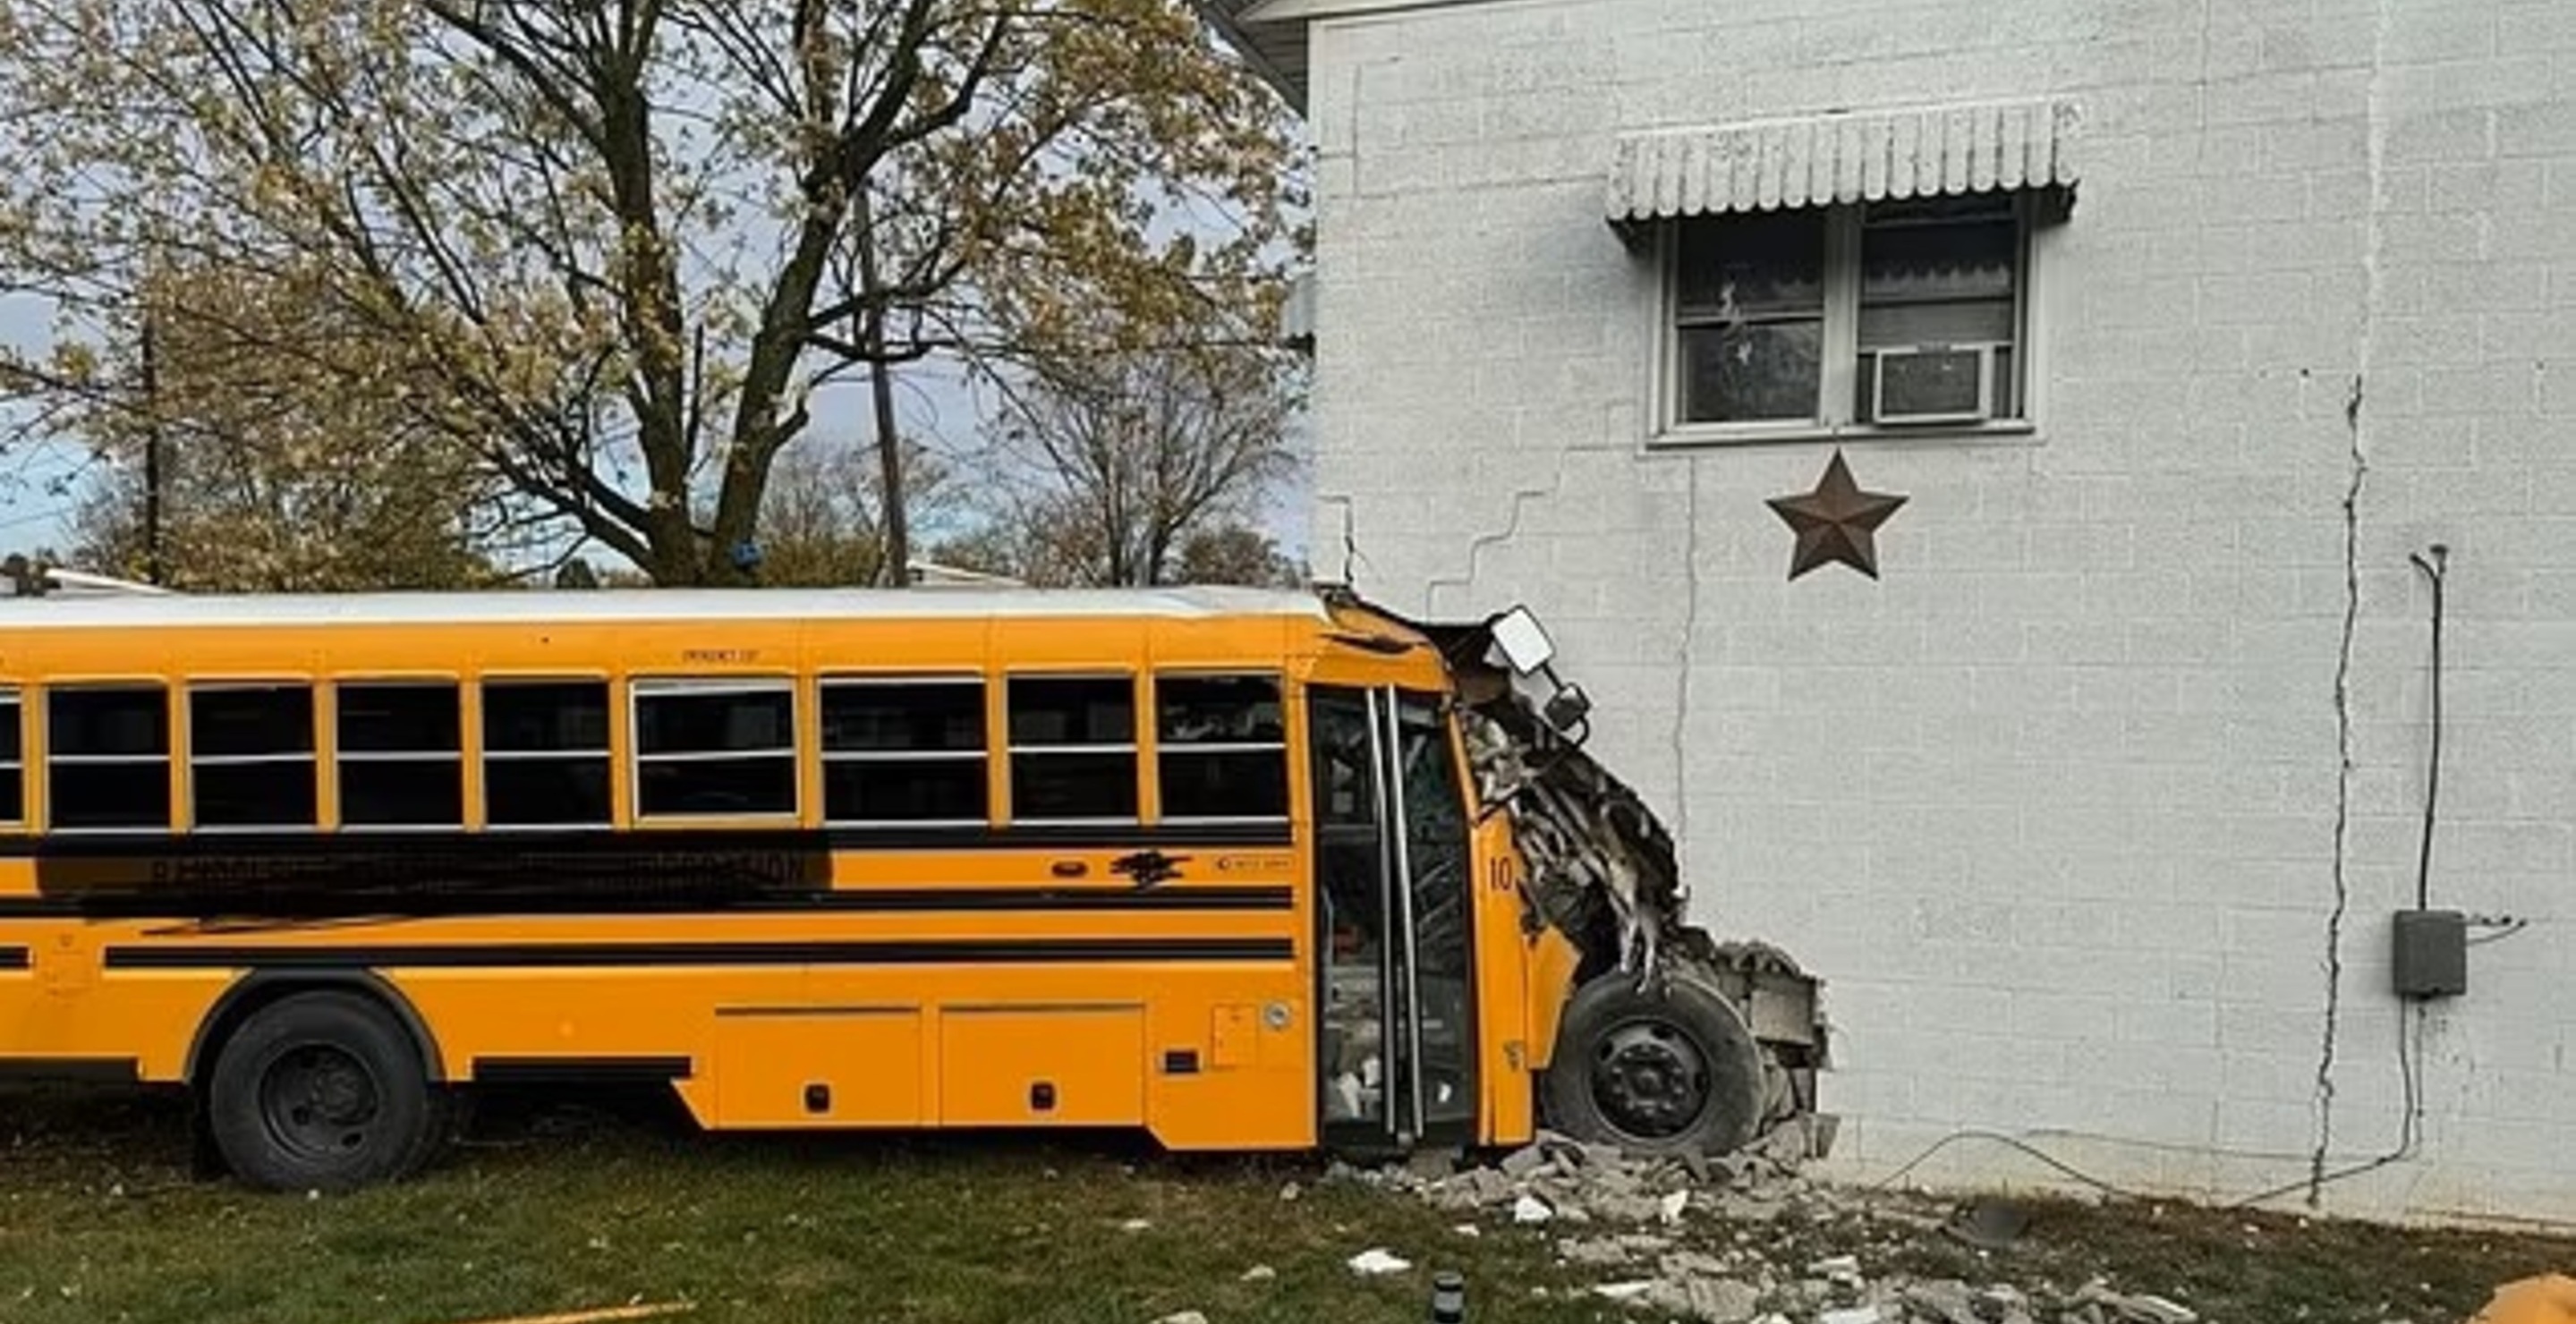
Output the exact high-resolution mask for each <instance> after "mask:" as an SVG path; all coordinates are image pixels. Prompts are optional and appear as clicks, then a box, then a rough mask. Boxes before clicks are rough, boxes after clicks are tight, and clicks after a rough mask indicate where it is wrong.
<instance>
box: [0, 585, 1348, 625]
mask: <svg viewBox="0 0 2576 1324" xmlns="http://www.w3.org/2000/svg"><path fill="white" fill-rule="evenodd" d="M1118 616H1138V617H1149V618H1153V619H1157V620H1206V619H1212V618H1217V617H1225V616H1279V617H1299V618H1304V619H1310V620H1328V619H1330V616H1329V614H1328V613H1327V611H1326V610H1325V607H1324V603H1323V600H1322V599H1321V598H1319V597H1317V596H1316V595H1314V594H1312V593H1306V592H1299V591H1293V590H1280V589H1251V588H1214V587H1205V588H1154V589H1026V588H1010V589H989V588H908V589H860V588H852V589H569V590H534V589H532V590H524V591H509V590H497V591H493V592H488V593H311V594H305V593H277V594H208V595H203V596H199V595H171V596H152V595H132V596H129V595H122V594H107V595H97V596H92V595H88V594H75V595H65V596H45V597H8V598H0V630H29V629H69V628H81V627H93V628H96V627H114V628H122V629H149V628H153V627H156V626H250V625H280V626H298V625H480V624H502V623H510V622H521V621H524V622H545V623H552V622H559V621H560V622H580V621H594V622H637V623H642V622H656V623H675V622H690V621H710V620H716V621H727V620H732V621H749V620H762V621H774V620H832V621H871V620H884V621H900V620H936V621H955V620H1040V619H1053V620H1061V619H1095V620H1096V619H1105V618H1110V617H1118Z"/></svg>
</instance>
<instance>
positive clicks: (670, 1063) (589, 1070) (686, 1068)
mask: <svg viewBox="0 0 2576 1324" xmlns="http://www.w3.org/2000/svg"><path fill="white" fill-rule="evenodd" d="M694 1070H695V1065H694V1064H693V1063H691V1062H690V1061H689V1059H687V1058H685V1057H478V1058H476V1059H474V1081H475V1083H476V1084H478V1085H662V1084H667V1083H669V1082H671V1081H674V1080H687V1079H688V1078H689V1077H690V1075H691V1074H692V1073H693V1072H694Z"/></svg>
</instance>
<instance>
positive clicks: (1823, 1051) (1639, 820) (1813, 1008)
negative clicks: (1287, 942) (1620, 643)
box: [1415, 611, 1832, 1155]
mask: <svg viewBox="0 0 2576 1324" xmlns="http://www.w3.org/2000/svg"><path fill="white" fill-rule="evenodd" d="M1415 628H1417V629H1420V630H1422V631H1423V632H1424V633H1425V634H1426V635H1427V636H1429V637H1431V638H1432V639H1433V640H1434V641H1435V642H1436V643H1437V644H1438V646H1439V647H1440V648H1441V650H1442V652H1443V653H1444V654H1445V655H1446V657H1447V659H1448V663H1449V667H1450V670H1451V672H1452V674H1453V675H1454V676H1455V677H1456V678H1457V686H1458V694H1459V698H1460V721H1461V726H1462V730H1463V735H1464V739H1465V743H1466V746H1467V753H1468V759H1469V762H1470V764H1471V766H1472V768H1473V771H1474V774H1475V779H1476V783H1477V785H1476V791H1477V799H1478V801H1479V803H1481V804H1483V805H1486V806H1490V807H1493V808H1495V809H1496V810H1497V811H1498V812H1499V813H1500V814H1501V815H1503V816H1504V817H1505V818H1506V819H1507V820H1508V822H1509V825H1510V832H1511V836H1512V841H1513V847H1514V849H1515V850H1516V851H1517V853H1518V855H1519V857H1520V867H1519V868H1518V870H1517V872H1518V874H1519V876H1520V878H1521V881H1522V894H1523V895H1522V904H1523V906H1524V907H1525V909H1526V911H1527V916H1528V924H1529V927H1530V929H1531V932H1532V934H1533V938H1532V941H1531V942H1530V943H1529V944H1528V950H1529V953H1530V964H1531V970H1530V978H1529V981H1528V983H1529V997H1530V1003H1531V1022H1530V1023H1531V1028H1532V1030H1533V1036H1534V1041H1535V1044H1536V1045H1537V1047H1536V1060H1535V1061H1534V1062H1533V1063H1532V1065H1533V1066H1534V1067H1537V1068H1540V1069H1541V1075H1540V1077H1539V1083H1538V1087H1539V1093H1540V1113H1541V1116H1542V1119H1543V1120H1544V1121H1545V1122H1546V1124H1548V1125H1549V1126H1551V1127H1553V1128H1555V1129H1557V1130H1560V1131H1563V1132H1566V1133H1568V1134H1571V1135H1574V1136H1577V1137H1578V1138H1582V1139H1590V1140H1600V1141H1607V1142H1610V1143H1616V1144H1620V1145H1623V1146H1626V1147H1628V1148H1629V1149H1631V1150H1634V1151H1640V1152H1649V1153H1681V1152H1688V1151H1696V1152H1701V1153H1723V1152H1727V1151H1729V1150H1733V1149H1736V1148H1740V1147H1742V1146H1743V1145H1745V1144H1747V1143H1749V1142H1751V1141H1753V1140H1754V1139H1756V1138H1758V1137H1762V1136H1765V1135H1768V1134H1771V1133H1773V1132H1775V1131H1778V1130H1779V1129H1781V1128H1782V1127H1784V1126H1788V1127H1795V1128H1798V1130H1799V1132H1800V1134H1799V1135H1798V1137H1797V1140H1796V1142H1795V1143H1794V1144H1792V1145H1791V1146H1790V1147H1791V1148H1792V1149H1793V1150H1794V1151H1796V1152H1799V1153H1807V1154H1819V1155H1820V1154H1821V1153H1822V1152H1823V1151H1824V1149H1825V1147H1826V1146H1827V1145H1829V1144H1830V1142H1831V1138H1832V1127H1831V1125H1830V1118H1828V1117H1827V1116H1825V1115H1824V1114H1822V1113H1820V1111H1819V1107H1818V1103H1819V1101H1818V1094H1817V1078H1818V1075H1819V1073H1820V1072H1821V1071H1822V1070H1823V1069H1824V1068H1825V1066H1826V1065H1827V1048H1828V1043H1827V1040H1828V1034H1827V1026H1826V1022H1825V1018H1824V1014H1823V1008H1822V996H1821V994H1822V982H1821V981H1820V980H1818V979H1816V978H1815V977H1814V976H1811V975H1809V974H1808V973H1807V972H1806V971H1804V970H1803V969H1801V968H1800V967H1799V965H1798V963H1797V961H1796V960H1795V959H1794V958H1792V957H1791V956H1790V955H1789V954H1788V953H1787V952H1784V951H1782V950H1780V949H1778V948H1776V947H1773V946H1771V945H1769V944H1767V943H1762V942H1756V941H1745V940H1727V939H1721V938H1719V937H1718V936H1716V935H1714V934H1712V933H1710V932H1709V931H1708V930H1707V929H1704V928H1701V927H1699V926H1697V925H1695V924H1692V923H1691V922H1690V921H1689V919H1688V917H1687V910H1688V901H1689V892H1688V889H1687V888H1686V887H1685V886H1684V884H1683V882H1682V878H1681V870H1680V866H1679V863H1678V861H1677V859H1676V857H1675V852H1674V848H1673V840H1672V836H1671V833H1670V832H1669V831H1668V830H1667V829H1666V828H1665V827H1664V825H1663V823H1662V821H1661V820H1660V819H1658V818H1657V817H1656V815H1655V813H1654V811H1653V810H1652V809H1650V808H1648V807H1647V806H1646V804H1645V802H1644V801H1643V800H1642V799H1641V798H1640V797H1639V796H1638V795H1637V794H1636V792H1635V791H1634V790H1633V789H1631V788H1630V787H1629V786H1628V785H1627V784H1626V783H1625V782H1623V781H1621V780H1620V779H1619V778H1618V776H1617V775H1615V774H1614V773H1612V772H1611V771H1610V770H1609V769H1607V768H1605V767H1603V766H1601V764H1600V763H1599V762H1597V761H1596V760H1595V759H1593V758H1592V756H1591V755H1590V754H1588V753H1586V752H1585V750H1584V748H1583V745H1584V740H1585V737H1586V735H1587V734H1588V730H1587V727H1586V714H1587V713H1588V711H1589V708H1590V701H1589V699H1588V698H1586V697H1585V696H1584V695H1583V692H1582V691H1581V689H1580V688H1579V687H1576V686H1573V685H1569V684H1567V683H1565V682H1563V681H1561V680H1558V679H1557V677H1556V676H1555V674H1554V671H1553V670H1552V668H1551V667H1550V666H1549V660H1550V658H1551V656H1552V648H1551V647H1549V646H1548V645H1547V644H1546V643H1545V636H1544V634H1543V632H1540V631H1538V629H1537V626H1536V623H1535V621H1533V620H1531V619H1530V618H1529V616H1528V613H1526V612H1523V611H1516V612H1510V613H1505V614H1503V615H1501V616H1496V617H1493V618H1490V619H1488V620H1485V621H1482V622H1476V623H1473V624H1466V625H1423V624H1418V623H1417V624H1416V625H1415ZM1543 933H1552V934H1554V935H1562V937H1563V939H1564V940H1565V941H1566V942H1567V943H1570V945H1571V949H1572V953H1573V955H1572V957H1571V959H1570V961H1569V959H1568V958H1567V957H1565V956H1564V955H1563V954H1562V953H1561V952H1558V953H1552V951H1551V944H1550V943H1548V942H1546V941H1543V940H1542V939H1541V937H1540V936H1539V935H1541V934H1543ZM1569 964H1570V966H1571V968H1570V969H1568V968H1566V967H1567V966H1568V965H1569ZM1550 1026H1553V1030H1554V1032H1553V1033H1552V1034H1550V1033H1544V1031H1545V1030H1546V1029H1547V1028H1548V1027H1550Z"/></svg>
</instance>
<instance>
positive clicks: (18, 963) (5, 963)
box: [0, 911, 36, 970]
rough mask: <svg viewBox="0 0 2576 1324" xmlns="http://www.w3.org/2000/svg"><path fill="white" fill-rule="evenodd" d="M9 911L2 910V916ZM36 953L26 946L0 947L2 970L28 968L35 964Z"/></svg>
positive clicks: (0, 967) (0, 913) (0, 965)
mask: <svg viewBox="0 0 2576 1324" xmlns="http://www.w3.org/2000/svg"><path fill="white" fill-rule="evenodd" d="M7 913H8V912H6V911H0V916H5V915H6V914H7ZM35 963H36V962H35V953H33V952H30V951H28V950H27V949H26V948H24V947H0V970H26V969H31V968H33V967H34V965H35Z"/></svg>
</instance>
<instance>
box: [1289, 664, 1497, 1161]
mask: <svg viewBox="0 0 2576 1324" xmlns="http://www.w3.org/2000/svg"><path fill="white" fill-rule="evenodd" d="M1307 727H1308V733H1309V740H1308V744H1309V746H1310V748H1311V749H1312V751H1313V778H1314V821H1315V897H1316V906H1315V912H1316V917H1317V921H1316V922H1317V925H1318V928H1319V932H1318V934H1317V942H1318V947H1317V952H1318V955H1317V959H1316V963H1315V964H1316V968H1317V972H1318V973H1317V978H1318V980H1319V982H1320V985H1321V987H1320V988H1319V989H1318V990H1317V998H1316V1005H1317V1006H1319V1007H1321V1008H1322V1009H1323V1013H1322V1015H1321V1016H1320V1017H1318V1018H1317V1033H1318V1034H1319V1036H1320V1037H1321V1042H1320V1043H1319V1045H1318V1056H1317V1068H1318V1069H1317V1075H1318V1077H1319V1079H1318V1082H1317V1083H1318V1086H1319V1089H1318V1096H1319V1097H1318V1104H1319V1107H1320V1108H1321V1110H1322V1113H1321V1116H1322V1122H1323V1138H1324V1141H1325V1143H1326V1144H1328V1145H1332V1146H1335V1147H1339V1148H1348V1149H1354V1150H1365V1149H1377V1148H1387V1147H1399V1148H1400V1147H1406V1146H1410V1145H1412V1144H1414V1143H1416V1142H1420V1141H1429V1142H1432V1143H1464V1142H1468V1141H1471V1140H1473V1139H1474V1136H1475V1130H1476V1125H1475V1124H1476V1099H1477V1092H1476V1034H1475V986H1476V965H1475V961H1476V951H1475V935H1474V930H1473V927H1472V909H1471V905H1472V901H1473V894H1472V888H1473V883H1474V880H1473V870H1472V869H1471V867H1470V865H1469V858H1470V857H1469V848H1468V822H1467V815H1466V800H1465V796H1464V794H1463V791H1462V788H1461V786H1460V783H1459V772H1458V760H1457V757H1456V751H1455V748H1454V746H1453V744H1452V742H1451V741H1450V738H1449V726H1448V723H1447V721H1446V720H1445V719H1444V717H1443V716H1442V713H1441V709H1440V703H1439V700H1438V698H1437V697H1436V696H1433V695H1425V694H1413V693H1408V692H1403V691H1397V690H1391V689H1377V690H1356V689H1337V688H1332V687H1327V686H1316V687H1313V688H1311V689H1310V690H1309V691H1308V692H1307Z"/></svg>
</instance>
